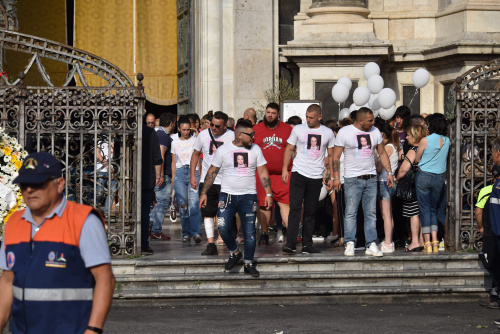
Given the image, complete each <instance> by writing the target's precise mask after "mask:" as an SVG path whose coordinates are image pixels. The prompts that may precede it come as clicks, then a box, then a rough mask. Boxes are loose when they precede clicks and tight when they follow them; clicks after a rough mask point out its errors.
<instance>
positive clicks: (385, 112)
mask: <svg viewBox="0 0 500 334" xmlns="http://www.w3.org/2000/svg"><path fill="white" fill-rule="evenodd" d="M395 112H396V106H394V105H393V106H391V107H389V108H382V109H380V110H379V114H380V117H382V119H384V120H386V121H387V120H388V119H391V118H392V116H394V113H395Z"/></svg>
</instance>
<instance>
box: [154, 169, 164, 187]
mask: <svg viewBox="0 0 500 334" xmlns="http://www.w3.org/2000/svg"><path fill="white" fill-rule="evenodd" d="M161 166H162V165H155V174H156V183H155V184H156V185H157V186H160V185H161V184H162V175H163V174H162V173H163V171H162V170H161Z"/></svg>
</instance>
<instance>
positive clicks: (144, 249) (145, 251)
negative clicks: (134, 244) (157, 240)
mask: <svg viewBox="0 0 500 334" xmlns="http://www.w3.org/2000/svg"><path fill="white" fill-rule="evenodd" d="M154 253H155V252H154V251H153V250H152V249H151V247H149V246H147V247H141V254H142V255H153V254H154Z"/></svg>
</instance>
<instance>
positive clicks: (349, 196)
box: [344, 177, 378, 247]
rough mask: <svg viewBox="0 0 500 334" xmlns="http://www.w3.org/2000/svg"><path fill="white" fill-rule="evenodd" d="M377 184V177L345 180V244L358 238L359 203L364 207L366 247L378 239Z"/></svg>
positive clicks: (347, 178)
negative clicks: (357, 218)
mask: <svg viewBox="0 0 500 334" xmlns="http://www.w3.org/2000/svg"><path fill="white" fill-rule="evenodd" d="M377 182H378V181H377V177H372V178H371V179H368V180H361V179H357V178H355V177H346V178H345V179H344V199H345V219H344V226H345V242H349V241H354V240H355V238H356V216H357V214H358V207H359V201H361V203H362V206H363V214H364V224H365V240H366V247H369V246H370V244H371V243H372V242H375V240H376V239H377Z"/></svg>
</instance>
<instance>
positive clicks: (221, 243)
mask: <svg viewBox="0 0 500 334" xmlns="http://www.w3.org/2000/svg"><path fill="white" fill-rule="evenodd" d="M216 244H217V246H225V245H226V244H225V243H224V240H222V238H220V239H217V242H216Z"/></svg>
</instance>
